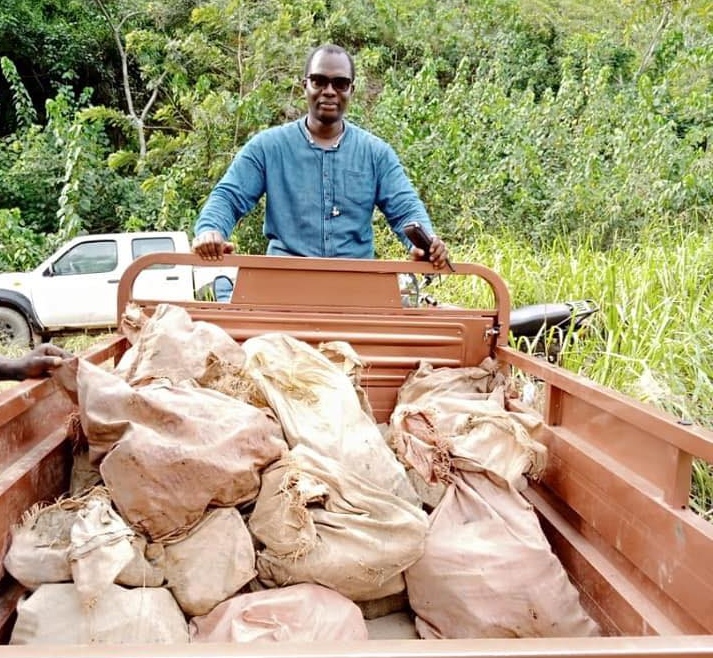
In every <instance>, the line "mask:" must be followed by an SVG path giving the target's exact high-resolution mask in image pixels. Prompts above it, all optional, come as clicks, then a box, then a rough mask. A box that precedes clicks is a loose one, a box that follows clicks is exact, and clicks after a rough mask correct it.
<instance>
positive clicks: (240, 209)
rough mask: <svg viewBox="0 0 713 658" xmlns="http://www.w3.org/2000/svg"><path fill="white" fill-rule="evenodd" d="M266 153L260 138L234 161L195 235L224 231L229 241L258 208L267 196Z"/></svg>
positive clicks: (212, 195) (208, 202) (207, 204)
mask: <svg viewBox="0 0 713 658" xmlns="http://www.w3.org/2000/svg"><path fill="white" fill-rule="evenodd" d="M263 153H264V151H263V149H262V147H261V143H260V138H259V135H258V136H256V137H254V138H253V139H251V140H249V141H248V142H247V143H246V144H245V146H243V148H242V149H241V150H240V152H239V153H238V154H237V155H236V156H235V158H233V161H232V162H231V163H230V166H229V167H228V170H227V171H226V172H225V174H224V175H223V177H222V178H221V179H220V181H219V182H218V184H217V185H216V186H215V187H214V188H213V189H212V190H211V192H210V194H209V195H208V199H207V200H206V202H205V204H204V206H203V208H202V209H201V212H200V214H199V215H198V219H197V220H196V223H195V226H194V227H193V230H194V234H195V235H199V234H200V233H203V232H205V231H220V233H221V234H222V236H223V237H224V238H225V239H226V240H227V239H228V238H229V237H230V234H231V233H232V232H233V230H234V229H235V226H236V224H237V223H238V222H239V221H240V219H241V218H242V217H243V216H244V215H246V214H247V213H249V212H250V211H251V210H252V209H253V208H254V207H255V205H256V204H257V202H258V201H259V200H260V197H261V196H262V195H263V194H264V193H265V166H264V162H265V159H264V157H263Z"/></svg>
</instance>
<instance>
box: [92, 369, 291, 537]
mask: <svg viewBox="0 0 713 658" xmlns="http://www.w3.org/2000/svg"><path fill="white" fill-rule="evenodd" d="M79 374H80V377H79V381H80V384H81V386H80V409H81V414H82V424H83V426H84V427H85V431H86V434H87V437H88V439H89V446H90V451H92V450H94V454H95V455H96V456H101V455H103V454H105V453H106V451H107V450H109V449H110V452H109V454H107V455H106V457H104V458H103V461H102V462H101V467H100V472H101V475H102V479H103V480H104V482H105V483H106V486H107V487H108V489H109V491H110V493H111V497H112V500H113V501H114V503H115V505H116V507H117V509H118V510H119V511H120V513H121V515H122V516H123V517H124V518H125V519H126V520H127V522H129V524H131V525H132V526H133V527H135V528H136V529H137V530H138V531H139V532H141V533H142V534H144V535H146V536H147V537H149V538H150V539H152V540H153V541H158V540H163V539H178V538H180V537H181V536H183V535H184V534H185V533H186V532H187V531H188V530H189V529H190V528H191V527H192V526H193V525H194V524H195V523H197V522H198V521H199V520H200V518H201V517H202V516H203V514H204V513H205V511H206V509H207V508H208V507H209V506H217V507H231V506H234V505H238V504H242V503H244V502H247V501H250V500H253V499H254V498H255V496H256V495H257V492H258V488H259V486H260V472H261V471H262V469H263V468H265V466H267V465H268V464H270V463H272V462H273V461H275V460H277V459H279V458H280V456H281V455H282V454H283V452H285V451H286V450H287V446H286V444H285V442H284V441H283V440H282V438H281V433H280V429H279V426H278V425H277V424H276V423H275V422H274V421H272V420H270V419H269V418H268V416H267V415H266V414H264V413H263V412H261V411H260V410H258V409H256V408H255V407H252V406H250V405H247V404H245V403H243V402H240V401H239V400H235V399H232V398H229V397H227V396H225V395H223V394H221V393H217V392H215V391H209V390H205V389H201V388H197V387H190V386H162V385H160V384H159V383H153V384H150V385H147V386H143V387H140V388H136V389H134V388H132V387H130V386H129V385H128V384H127V383H126V382H124V381H122V380H121V379H120V378H118V377H117V376H116V375H113V374H112V373H109V372H105V371H102V370H101V369H99V368H96V367H94V366H92V365H91V364H88V363H84V362H83V363H82V364H80V368H79Z"/></svg>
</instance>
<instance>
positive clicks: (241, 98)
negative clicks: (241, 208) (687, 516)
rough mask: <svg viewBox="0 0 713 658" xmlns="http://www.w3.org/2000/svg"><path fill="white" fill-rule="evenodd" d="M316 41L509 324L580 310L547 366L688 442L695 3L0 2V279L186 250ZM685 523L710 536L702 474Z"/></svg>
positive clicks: (700, 271) (300, 107)
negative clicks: (138, 247) (485, 278)
mask: <svg viewBox="0 0 713 658" xmlns="http://www.w3.org/2000/svg"><path fill="white" fill-rule="evenodd" d="M324 42H334V43H337V44H340V45H342V46H344V47H345V48H347V49H348V50H349V51H350V52H352V53H353V54H354V56H355V60H356V67H357V75H356V92H355V97H354V100H353V102H352V105H351V106H350V110H349V117H350V118H351V119H352V120H353V121H355V122H357V123H359V124H361V125H362V126H364V127H366V128H368V129H370V130H372V131H373V132H375V133H376V134H378V135H379V136H381V137H382V138H384V139H385V140H386V141H388V142H389V143H391V144H392V145H393V147H394V148H395V150H396V151H397V153H398V154H399V156H400V157H401V159H402V162H403V164H404V166H405V168H406V170H407V173H408V174H409V176H410V177H411V179H412V181H413V182H414V184H415V186H416V187H417V189H418V191H419V193H420V194H421V196H422V198H423V200H424V202H425V204H426V206H427V208H428V210H429V212H430V214H431V217H432V219H433V222H434V225H435V226H436V227H437V230H438V233H439V235H441V236H442V237H443V238H444V240H446V242H447V243H448V244H449V246H450V248H451V252H452V254H453V256H454V259H455V260H459V261H461V260H462V261H477V262H481V263H484V264H486V265H489V266H491V267H493V268H494V269H496V270H497V271H498V272H499V273H500V274H501V275H502V276H503V277H504V278H505V280H506V282H507V283H508V285H509V286H510V289H511V294H512V296H513V302H514V304H515V305H521V304H528V303H538V302H545V301H562V300H565V299H592V300H594V301H595V302H596V303H597V304H598V305H599V307H600V312H599V313H598V314H597V316H596V317H595V319H594V323H593V326H592V329H591V331H590V332H589V334H588V335H587V337H586V339H578V337H576V336H570V337H568V339H569V344H568V345H567V349H566V351H565V353H564V357H563V366H564V367H567V368H569V369H571V370H573V371H575V372H579V373H581V374H584V375H586V376H588V377H591V378H592V379H594V380H595V381H598V382H600V383H602V384H605V385H607V386H612V387H614V388H616V389H618V390H620V391H622V392H624V393H626V394H628V395H632V396H634V397H636V398H638V399H641V400H644V401H648V402H652V403H654V404H656V405H657V406H659V407H661V408H663V409H665V410H667V411H670V412H672V413H674V414H675V415H677V416H678V417H680V419H681V420H682V421H685V422H688V421H693V422H697V423H700V424H702V425H704V426H706V427H713V356H712V354H711V345H712V344H713V322H712V320H713V300H712V299H711V297H712V296H711V291H712V290H713V284H712V281H713V272H712V268H711V263H713V239H711V222H712V221H713V4H712V3H711V2H710V0H690V1H688V2H673V1H671V2H668V1H661V0H648V1H645V0H597V2H581V1H578V0H519V1H513V0H477V1H476V0H3V3H2V7H0V67H1V69H2V71H1V72H2V75H0V270H3V271H7V270H24V269H28V268H30V267H32V266H34V265H36V264H37V263H39V262H40V261H41V260H42V258H43V257H45V256H46V255H48V254H49V253H50V252H51V250H52V249H54V248H55V247H56V246H57V245H58V243H61V242H63V241H64V240H66V239H68V238H70V237H73V236H75V235H77V234H79V233H80V232H90V233H92V232H108V231H130V230H150V229H157V230H167V229H170V230H174V229H176V230H187V231H189V233H190V232H191V231H192V226H193V222H194V220H195V218H196V215H197V213H198V210H199V209H200V206H201V204H202V202H203V201H204V200H205V198H206V195H207V193H208V192H209V190H210V189H211V187H212V186H213V185H214V183H215V182H216V181H217V180H218V179H219V178H220V176H221V175H222V174H223V172H224V171H225V169H226V167H227V166H228V164H229V162H230V160H231V159H232V157H233V156H234V154H235V153H236V152H237V151H238V149H239V148H240V146H241V145H242V144H243V143H244V142H245V141H246V139H247V138H249V137H250V136H251V135H252V134H254V133H255V132H256V131H258V130H260V129H263V128H265V127H267V126H270V125H275V124H279V123H283V122H284V121H287V120H290V119H292V118H296V117H298V116H300V115H301V114H302V113H304V112H305V109H306V108H305V104H304V101H303V97H302V90H301V86H300V78H301V74H302V67H303V64H304V59H305V56H306V54H307V53H308V51H309V49H310V48H311V47H313V46H315V45H317V44H320V43H324ZM261 210H262V208H261V207H259V208H257V209H256V210H255V211H254V212H253V213H251V215H250V216H249V217H248V218H246V220H245V221H244V222H243V223H242V224H241V225H240V227H239V229H238V230H237V231H236V233H235V235H234V240H235V242H236V245H237V247H238V250H239V251H241V252H244V253H261V252H262V251H263V249H264V239H263V237H262V235H261ZM375 221H376V226H377V252H378V256H379V257H382V258H403V257H404V253H403V250H402V248H400V246H399V245H398V244H396V243H395V241H394V240H393V238H392V237H391V235H390V233H389V232H388V230H386V228H385V222H384V221H383V218H380V217H378V216H377V217H376V220H375ZM443 294H444V295H446V296H448V297H450V298H452V300H453V301H458V302H467V301H468V300H467V298H468V296H469V295H471V294H472V291H470V290H469V289H466V288H460V289H459V288H457V287H456V288H455V289H447V288H444V291H443ZM692 506H693V507H694V508H695V509H696V510H697V511H698V512H699V513H701V514H703V515H705V516H708V517H709V518H713V468H712V467H711V465H709V464H705V463H702V462H697V463H696V472H695V474H694V494H693V497H692Z"/></svg>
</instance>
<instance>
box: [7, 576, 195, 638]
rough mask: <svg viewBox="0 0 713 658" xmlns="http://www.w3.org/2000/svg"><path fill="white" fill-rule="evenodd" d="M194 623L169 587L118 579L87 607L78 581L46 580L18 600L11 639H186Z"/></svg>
mask: <svg viewBox="0 0 713 658" xmlns="http://www.w3.org/2000/svg"><path fill="white" fill-rule="evenodd" d="M188 640H189V635H188V624H187V623H186V620H185V618H184V616H183V613H182V612H181V609H180V608H179V607H178V604H177V603H176V601H175V600H174V598H173V597H172V596H171V592H169V591H168V590H167V589H164V588H163V587H147V588H137V589H125V588H123V587H120V586H119V585H112V586H111V587H110V588H109V589H108V590H107V591H106V592H104V594H103V596H102V597H101V598H99V599H98V600H97V602H96V604H95V605H94V606H92V607H89V608H87V607H84V606H83V605H82V603H81V601H80V599H79V595H78V593H77V590H76V588H75V587H74V585H73V584H72V583H60V584H48V585H41V586H40V587H39V588H38V589H37V590H36V591H35V592H34V593H33V594H32V595H31V596H30V597H29V598H27V599H24V600H21V601H19V602H18V604H17V621H16V622H15V626H14V627H13V630H12V635H11V637H10V644H54V645H58V644H159V643H160V644H180V643H184V644H185V643H187V642H188Z"/></svg>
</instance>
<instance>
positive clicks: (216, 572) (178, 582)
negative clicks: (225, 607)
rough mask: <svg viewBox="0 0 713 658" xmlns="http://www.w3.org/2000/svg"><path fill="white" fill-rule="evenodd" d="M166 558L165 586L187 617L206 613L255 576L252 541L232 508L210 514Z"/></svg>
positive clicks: (170, 546) (168, 547)
mask: <svg viewBox="0 0 713 658" xmlns="http://www.w3.org/2000/svg"><path fill="white" fill-rule="evenodd" d="M165 555H166V562H165V567H166V578H167V582H166V587H168V589H170V590H171V592H172V594H173V596H174V597H175V599H176V601H177V602H178V605H179V606H180V607H181V610H183V612H185V613H186V614H187V615H189V616H193V615H205V614H207V613H208V612H210V611H211V610H212V609H213V608H214V607H215V606H216V605H217V604H218V603H220V602H221V601H224V600H225V599H227V598H228V597H230V596H233V595H234V594H235V593H236V592H237V591H238V590H239V589H240V588H241V587H242V586H243V585H245V584H246V583H247V582H249V581H250V580H252V579H253V578H254V577H255V573H256V572H255V550H254V549H253V541H252V538H251V537H250V533H249V532H248V529H247V528H246V527H245V522H244V521H243V518H242V517H241V516H240V512H238V510H236V509H235V508H234V507H228V508H224V509H215V510H211V511H209V512H208V513H207V514H206V515H205V516H204V517H203V519H202V520H201V522H200V523H199V524H198V526H196V527H195V528H194V529H193V530H192V532H191V533H190V534H189V535H188V536H187V537H186V538H185V539H182V540H181V541H179V542H175V543H172V544H167V545H166V546H165Z"/></svg>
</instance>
